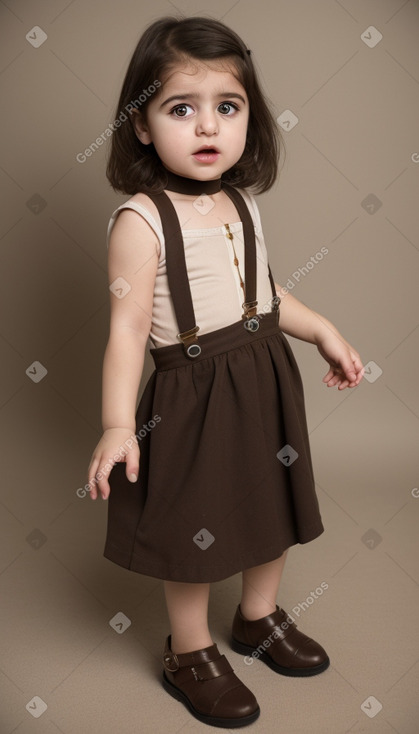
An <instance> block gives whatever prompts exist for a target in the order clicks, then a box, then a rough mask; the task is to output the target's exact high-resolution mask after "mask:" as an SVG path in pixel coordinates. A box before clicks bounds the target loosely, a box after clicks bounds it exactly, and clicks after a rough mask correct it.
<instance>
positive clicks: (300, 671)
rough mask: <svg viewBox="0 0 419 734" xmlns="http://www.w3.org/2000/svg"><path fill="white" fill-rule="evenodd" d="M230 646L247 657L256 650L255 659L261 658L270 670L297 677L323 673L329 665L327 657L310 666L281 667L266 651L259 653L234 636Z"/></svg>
mask: <svg viewBox="0 0 419 734" xmlns="http://www.w3.org/2000/svg"><path fill="white" fill-rule="evenodd" d="M231 647H232V649H233V650H234V652H238V653H240V654H241V655H246V656H249V657H251V656H252V653H253V652H256V651H257V652H258V657H257V658H256V660H261V661H262V662H263V663H265V664H266V665H268V666H269V667H270V668H271V670H274V671H275V673H280V674H281V675H288V676H294V677H298V678H302V677H306V676H309V675H318V673H323V671H324V670H326V669H327V668H328V667H329V665H330V659H329V658H327V660H325V661H324V662H323V663H320V665H315V666H314V667H312V668H283V667H282V665H279V664H278V663H276V662H275V661H274V660H272V658H271V657H270V656H269V655H268V653H267V652H266V651H263V652H261V653H259V651H258V650H257V648H256V647H251V646H250V645H244V644H243V643H242V642H238V641H237V640H235V639H234V637H232V639H231ZM253 659H255V658H253Z"/></svg>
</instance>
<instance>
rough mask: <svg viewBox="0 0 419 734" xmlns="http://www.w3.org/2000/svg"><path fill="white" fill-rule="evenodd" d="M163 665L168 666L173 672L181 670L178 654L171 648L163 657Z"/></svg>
mask: <svg viewBox="0 0 419 734" xmlns="http://www.w3.org/2000/svg"><path fill="white" fill-rule="evenodd" d="M163 665H164V667H165V668H166V670H169V671H170V672H171V673H176V671H177V670H179V668H180V665H179V660H178V657H177V655H176V654H175V653H174V652H172V651H171V650H169V651H168V652H167V653H166V654H165V655H164V657H163Z"/></svg>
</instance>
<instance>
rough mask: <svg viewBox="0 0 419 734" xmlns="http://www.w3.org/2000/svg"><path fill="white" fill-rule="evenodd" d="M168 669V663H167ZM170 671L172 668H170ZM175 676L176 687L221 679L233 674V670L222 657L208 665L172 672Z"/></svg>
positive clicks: (202, 664)
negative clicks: (188, 683)
mask: <svg viewBox="0 0 419 734" xmlns="http://www.w3.org/2000/svg"><path fill="white" fill-rule="evenodd" d="M165 667H166V663H165ZM168 670H170V668H168ZM170 672H171V673H172V674H173V675H174V680H175V683H176V685H177V686H178V685H182V684H183V683H187V682H188V681H193V680H195V681H199V682H202V681H206V680H212V679H213V678H220V677H221V676H222V675H226V674H227V673H232V672H234V671H233V668H232V667H231V665H230V663H229V662H228V660H227V658H226V657H225V655H220V657H219V658H217V660H211V661H209V662H207V663H201V664H195V665H188V666H182V667H180V668H179V669H178V670H177V671H173V670H171V671H170Z"/></svg>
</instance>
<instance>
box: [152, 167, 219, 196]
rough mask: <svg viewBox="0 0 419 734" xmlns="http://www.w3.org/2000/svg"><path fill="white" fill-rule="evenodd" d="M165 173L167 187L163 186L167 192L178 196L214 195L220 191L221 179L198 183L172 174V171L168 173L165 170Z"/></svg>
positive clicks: (196, 180)
mask: <svg viewBox="0 0 419 734" xmlns="http://www.w3.org/2000/svg"><path fill="white" fill-rule="evenodd" d="M166 173H167V186H165V189H167V190H168V191H174V192H175V193H178V194H189V195H190V196H200V195H201V194H216V193H217V192H218V191H221V178H216V179H213V180H212V181H200V180H198V179H195V178H187V177H186V176H179V175H178V174H177V173H172V171H168V170H167V169H166Z"/></svg>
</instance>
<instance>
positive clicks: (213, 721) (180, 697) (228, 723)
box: [163, 673, 260, 729]
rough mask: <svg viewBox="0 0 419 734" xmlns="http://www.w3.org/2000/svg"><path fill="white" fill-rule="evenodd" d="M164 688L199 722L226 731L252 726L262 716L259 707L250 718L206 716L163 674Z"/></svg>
mask: <svg viewBox="0 0 419 734" xmlns="http://www.w3.org/2000/svg"><path fill="white" fill-rule="evenodd" d="M163 688H164V690H165V691H167V693H169V694H170V695H171V696H173V698H175V699H176V700H177V701H180V702H181V703H183V704H184V705H185V706H186V708H187V709H188V710H189V711H190V713H191V714H192V715H193V716H195V718H196V719H199V721H202V722H203V723H204V724H209V725H210V726H220V727H223V728H224V729H236V728H238V727H239V726H247V724H252V723H253V722H254V721H256V719H257V718H258V716H259V714H260V708H259V707H258V708H257V710H256V711H255V712H254V713H253V714H249V716H242V717H241V718H240V719H223V718H221V717H218V716H206V715H205V714H201V713H200V711H197V710H196V708H195V707H194V706H193V705H192V703H191V702H190V700H189V698H188V697H187V696H186V695H185V694H184V693H182V691H181V690H180V689H179V688H176V686H174V685H173V684H172V683H170V681H169V680H168V679H167V678H166V674H165V673H163Z"/></svg>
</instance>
